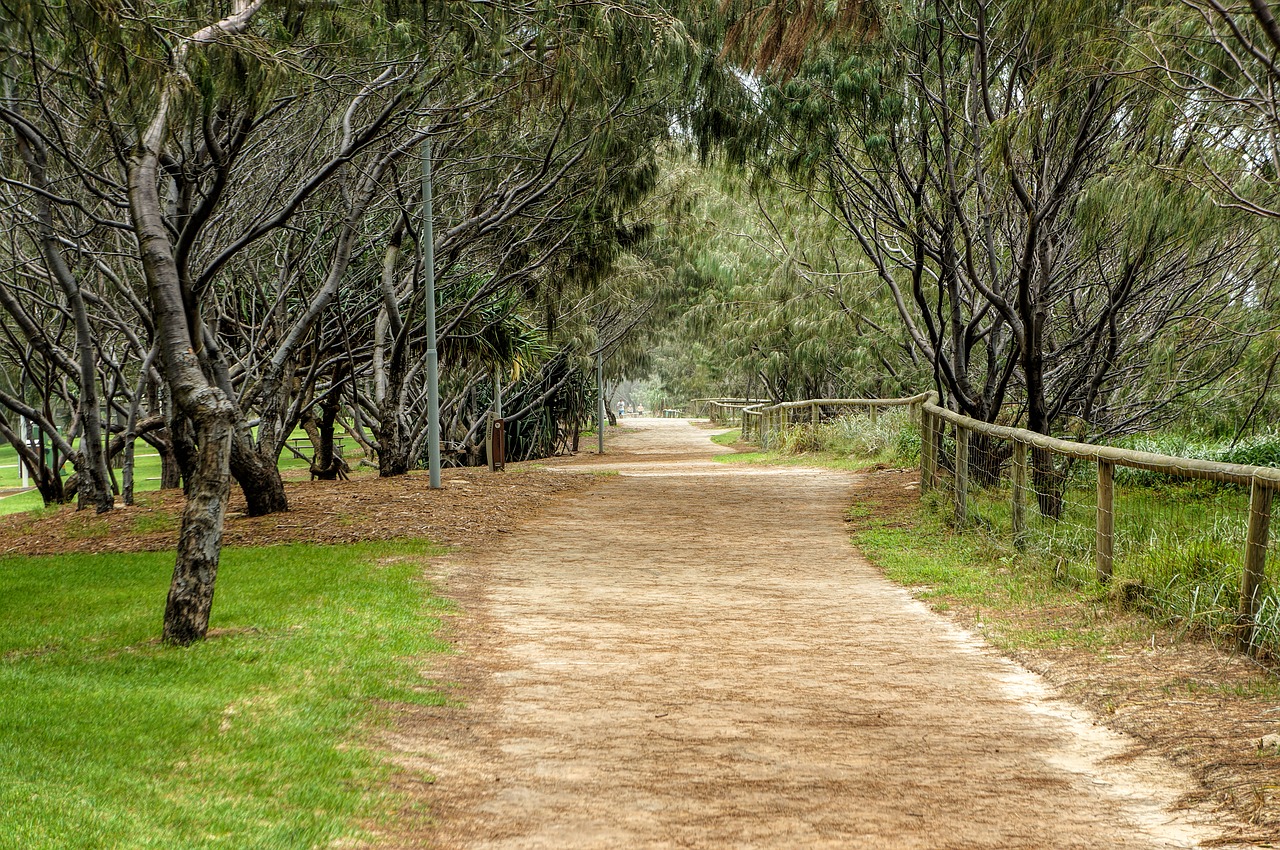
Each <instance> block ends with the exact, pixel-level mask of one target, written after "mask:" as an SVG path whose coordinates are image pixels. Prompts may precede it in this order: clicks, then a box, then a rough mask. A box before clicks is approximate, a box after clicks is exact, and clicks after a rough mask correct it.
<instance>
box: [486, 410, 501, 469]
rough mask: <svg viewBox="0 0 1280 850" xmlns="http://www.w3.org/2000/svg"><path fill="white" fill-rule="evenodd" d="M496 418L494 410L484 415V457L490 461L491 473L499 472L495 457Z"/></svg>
mask: <svg viewBox="0 0 1280 850" xmlns="http://www.w3.org/2000/svg"><path fill="white" fill-rule="evenodd" d="M496 418H497V417H495V416H494V415H493V411H492V410H490V411H489V412H487V413H486V414H485V415H484V456H485V458H486V459H487V460H488V461H489V471H490V472H497V471H498V465H497V464H496V463H495V462H494V457H493V420H494V419H496Z"/></svg>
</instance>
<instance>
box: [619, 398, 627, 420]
mask: <svg viewBox="0 0 1280 850" xmlns="http://www.w3.org/2000/svg"><path fill="white" fill-rule="evenodd" d="M626 412H627V404H626V402H622V401H620V402H618V418H619V419H621V418H622V417H623V414H625V413H626Z"/></svg>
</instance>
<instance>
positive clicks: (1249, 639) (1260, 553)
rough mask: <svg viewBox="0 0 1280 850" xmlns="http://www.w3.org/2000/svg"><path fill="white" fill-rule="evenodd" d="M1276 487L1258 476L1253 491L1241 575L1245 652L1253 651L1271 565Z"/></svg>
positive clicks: (1240, 628) (1240, 624)
mask: <svg viewBox="0 0 1280 850" xmlns="http://www.w3.org/2000/svg"><path fill="white" fill-rule="evenodd" d="M1272 492H1273V491H1272V490H1271V488H1270V487H1268V486H1267V485H1266V484H1264V483H1263V482H1261V481H1259V480H1258V479H1257V478H1254V479H1253V485H1252V486H1251V488H1250V491H1249V536H1248V538H1247V539H1246V540H1245V544H1244V576H1243V577H1242V578H1241V579H1240V616H1239V617H1238V618H1237V621H1236V625H1237V626H1238V630H1237V632H1236V640H1237V642H1238V644H1239V647H1240V651H1241V652H1252V651H1253V629H1254V625H1255V624H1256V622H1257V619H1258V589H1259V588H1260V587H1261V586H1262V579H1263V576H1264V575H1265V573H1266V568H1267V542H1268V538H1269V537H1270V529H1271V494H1272Z"/></svg>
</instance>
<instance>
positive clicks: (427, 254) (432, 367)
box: [421, 139, 440, 490]
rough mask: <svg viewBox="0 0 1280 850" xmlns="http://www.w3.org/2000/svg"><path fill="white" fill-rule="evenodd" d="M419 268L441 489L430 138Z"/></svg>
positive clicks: (430, 459)
mask: <svg viewBox="0 0 1280 850" xmlns="http://www.w3.org/2000/svg"><path fill="white" fill-rule="evenodd" d="M421 245H422V271H423V278H424V279H425V282H426V285H427V293H426V300H427V467H428V469H430V475H431V489H433V490H439V489H440V375H439V371H440V361H439V358H438V357H437V354H436V252H435V235H434V233H433V232H432V229H431V140H430V139H427V140H426V141H425V142H423V143H422V243H421Z"/></svg>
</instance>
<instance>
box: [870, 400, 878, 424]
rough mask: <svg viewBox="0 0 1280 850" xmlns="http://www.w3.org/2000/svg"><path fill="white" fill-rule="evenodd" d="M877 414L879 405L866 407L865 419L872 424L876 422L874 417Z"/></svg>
mask: <svg viewBox="0 0 1280 850" xmlns="http://www.w3.org/2000/svg"><path fill="white" fill-rule="evenodd" d="M879 414H880V405H878V404H868V405H867V417H868V418H870V419H871V421H872V422H875V421H876V417H877V416H878V415H879Z"/></svg>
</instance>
